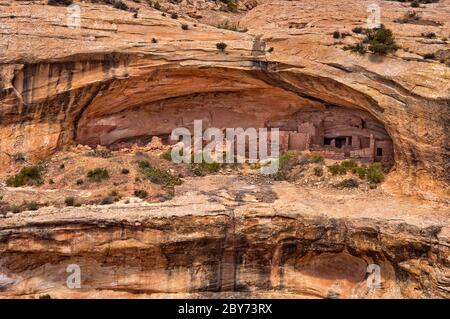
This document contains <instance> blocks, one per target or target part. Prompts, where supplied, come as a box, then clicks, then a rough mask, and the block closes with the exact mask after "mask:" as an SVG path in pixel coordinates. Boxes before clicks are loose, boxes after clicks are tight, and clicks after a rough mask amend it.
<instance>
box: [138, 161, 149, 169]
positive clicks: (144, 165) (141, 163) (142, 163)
mask: <svg viewBox="0 0 450 319" xmlns="http://www.w3.org/2000/svg"><path fill="white" fill-rule="evenodd" d="M138 166H139V168H140V169H146V168H149V167H150V163H149V162H148V161H139V162H138Z"/></svg>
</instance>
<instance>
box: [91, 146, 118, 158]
mask: <svg viewBox="0 0 450 319" xmlns="http://www.w3.org/2000/svg"><path fill="white" fill-rule="evenodd" d="M87 155H88V156H94V157H102V158H109V157H111V156H112V152H111V151H110V150H109V149H105V148H95V149H93V150H90V151H89V152H88V153H87Z"/></svg>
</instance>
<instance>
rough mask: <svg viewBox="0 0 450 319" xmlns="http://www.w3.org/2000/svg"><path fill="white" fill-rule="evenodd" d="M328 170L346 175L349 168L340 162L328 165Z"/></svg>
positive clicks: (333, 173) (334, 173) (335, 173)
mask: <svg viewBox="0 0 450 319" xmlns="http://www.w3.org/2000/svg"><path fill="white" fill-rule="evenodd" d="M328 170H329V171H330V173H331V174H332V175H344V174H345V173H347V169H346V168H345V167H343V166H341V165H339V164H333V165H330V166H328Z"/></svg>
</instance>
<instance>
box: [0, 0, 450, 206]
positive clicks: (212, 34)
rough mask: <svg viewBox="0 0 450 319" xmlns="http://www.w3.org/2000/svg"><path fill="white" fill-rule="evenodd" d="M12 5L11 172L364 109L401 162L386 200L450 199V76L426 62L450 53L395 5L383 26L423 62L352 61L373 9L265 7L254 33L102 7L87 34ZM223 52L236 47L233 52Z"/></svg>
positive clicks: (5, 88)
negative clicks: (108, 147) (116, 146)
mask: <svg viewBox="0 0 450 319" xmlns="http://www.w3.org/2000/svg"><path fill="white" fill-rule="evenodd" d="M4 4H6V5H4V6H2V14H3V15H5V16H9V17H11V16H14V17H15V18H14V19H13V18H4V19H2V26H3V29H4V30H7V32H6V36H2V40H1V41H2V43H1V47H2V49H3V51H2V52H3V53H2V56H1V57H0V59H1V60H0V61H1V66H0V74H1V77H0V88H1V108H0V112H1V126H0V136H1V137H2V139H1V141H0V151H1V157H0V158H1V160H2V163H3V164H6V163H8V161H9V157H10V156H13V155H14V154H15V153H18V152H20V153H25V154H27V156H29V157H30V158H43V157H46V156H48V155H49V154H51V153H52V152H54V151H55V150H57V149H59V148H61V147H62V146H64V145H65V144H67V143H70V142H72V141H74V140H78V141H80V142H85V143H90V144H91V143H92V144H95V143H100V144H109V143H112V142H114V141H116V140H120V139H126V138H129V137H133V136H138V135H142V134H148V133H149V132H148V131H149V130H150V131H151V132H152V134H153V132H155V134H156V133H160V132H166V131H167V129H168V128H170V127H172V126H174V125H176V126H178V125H180V124H182V125H189V123H190V122H191V121H192V120H193V119H194V118H197V117H200V118H204V119H207V120H208V121H209V122H210V123H211V125H216V124H218V125H230V124H234V125H236V124H239V125H242V126H261V125H263V124H264V121H266V120H267V119H269V118H273V117H288V116H290V115H291V114H293V113H294V112H298V111H301V110H305V109H310V108H311V107H313V108H314V107H323V106H324V105H335V106H341V107H346V108H350V109H359V110H364V111H366V112H368V113H369V114H371V116H373V117H374V118H375V119H376V120H377V121H379V122H380V123H382V124H383V125H384V128H385V129H386V131H387V133H388V134H389V136H390V138H391V139H392V141H393V144H394V157H395V162H396V165H395V168H394V171H393V172H392V173H391V174H390V178H389V179H388V182H387V184H386V187H387V186H389V185H396V186H395V187H394V189H393V190H396V191H401V192H403V193H407V194H420V195H423V196H427V197H432V198H435V199H436V198H441V199H442V198H445V197H447V196H448V192H447V191H446V189H448V183H449V175H448V171H449V166H448V165H449V161H448V158H449V154H448V150H447V149H446V145H447V144H448V143H447V141H448V130H447V129H446V127H447V124H446V123H448V121H449V104H448V103H449V102H448V99H449V81H448V79H449V73H448V69H449V68H448V67H447V66H445V64H441V63H438V62H426V61H423V60H422V59H421V58H420V56H418V55H417V53H420V54H422V52H424V51H425V50H430V49H431V48H433V49H436V50H437V49H439V50H447V49H448V44H446V43H439V44H428V43H423V41H419V40H421V39H418V38H419V35H418V32H419V31H423V26H421V27H418V26H416V25H405V24H398V23H395V22H393V21H394V20H395V19H396V18H398V17H399V16H401V15H402V14H403V13H404V12H406V11H407V10H408V9H409V8H407V7H405V6H404V5H402V4H400V3H397V2H386V3H382V9H383V12H384V13H383V22H385V24H386V25H387V26H388V27H389V28H392V29H393V31H394V34H395V35H396V37H397V40H398V42H399V43H400V44H401V45H402V46H403V47H405V48H406V47H407V48H409V52H406V51H404V50H400V51H398V52H397V53H396V54H395V55H390V56H387V57H384V58H382V57H379V56H373V55H370V54H366V55H365V56H358V55H355V54H352V53H350V52H348V51H343V50H342V45H343V44H345V43H347V42H351V41H354V40H355V39H354V37H353V36H351V37H347V38H346V39H344V40H343V42H344V43H343V44H339V43H337V42H336V41H335V40H333V38H332V36H331V33H332V32H333V31H334V30H336V29H339V30H341V31H345V30H348V31H350V29H351V28H352V27H354V26H357V25H363V23H364V21H365V18H366V10H365V6H363V5H362V4H361V2H360V1H355V4H354V5H352V4H351V3H349V4H348V5H347V6H345V7H342V6H339V7H337V4H338V2H336V3H335V2H330V1H324V2H323V3H322V2H321V1H316V2H315V3H314V4H310V5H308V4H304V3H302V2H284V1H282V2H276V3H273V2H270V3H267V4H262V5H259V6H257V7H256V8H254V9H253V10H251V11H250V12H249V13H248V14H246V15H245V16H244V17H243V18H242V20H241V22H240V24H241V26H242V27H246V28H248V29H249V31H248V33H239V32H231V31H226V30H220V29H217V28H214V27H209V26H204V25H202V24H197V26H194V25H193V23H192V20H190V21H191V22H189V21H187V22H188V24H190V28H189V30H182V28H181V24H182V23H184V22H185V21H184V20H183V19H182V18H181V19H178V20H174V19H170V17H167V16H166V17H163V16H161V13H160V12H159V11H156V10H153V9H149V8H146V7H145V6H143V7H142V8H141V10H140V11H139V16H138V18H137V19H135V18H133V15H132V14H131V13H129V12H124V11H121V10H116V9H114V8H112V7H110V6H105V5H99V4H96V5H95V4H81V8H82V26H83V27H82V28H81V29H80V30H76V29H75V30H73V29H68V28H67V27H66V25H65V22H66V9H65V8H62V7H51V6H42V5H38V4H26V5H25V4H23V3H21V2H19V1H14V2H12V3H11V2H7V3H4ZM333 8H334V9H333ZM333 10H334V11H333ZM448 10H449V5H448V2H447V1H441V3H439V4H433V5H430V6H427V9H426V10H425V9H424V10H422V11H424V14H425V15H426V16H427V18H429V19H433V20H436V21H438V22H440V23H441V24H442V25H440V26H434V27H426V28H427V30H428V29H430V30H434V31H435V32H437V33H438V34H439V35H440V36H441V35H442V36H443V35H444V34H446V33H445V32H446V31H448V30H449V21H448V19H446V17H448V16H449V15H445V12H448ZM330 12H331V13H330ZM333 12H335V13H337V12H339V19H338V18H337V15H336V14H333ZM30 16H31V17H33V23H32V24H31V23H30V18H29V17H30ZM324 16H326V17H328V18H327V19H326V20H324V19H321V17H324ZM294 22H295V23H297V24H296V25H297V26H296V27H291V28H289V26H290V25H291V26H292V23H294ZM303 22H304V23H303ZM298 25H301V26H302V27H301V28H300V27H298ZM12 30H17V32H12ZM447 33H449V32H447ZM411 34H413V35H414V36H415V37H416V39H415V42H413V43H412V42H411V37H410V35H411ZM416 34H417V36H416ZM260 35H262V36H260ZM355 37H356V36H355ZM152 38H156V39H157V43H154V41H152ZM217 42H225V43H226V44H227V48H226V50H225V52H220V51H218V50H217V49H216V43H217ZM264 47H265V50H266V51H264ZM270 47H273V48H274V50H273V52H271V53H269V52H267V50H268V48H270ZM5 48H6V49H5ZM249 114H250V115H249Z"/></svg>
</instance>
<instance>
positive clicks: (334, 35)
mask: <svg viewBox="0 0 450 319" xmlns="http://www.w3.org/2000/svg"><path fill="white" fill-rule="evenodd" d="M340 37H341V33H340V32H339V31H337V30H336V31H334V32H333V38H335V39H339V38H340Z"/></svg>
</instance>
